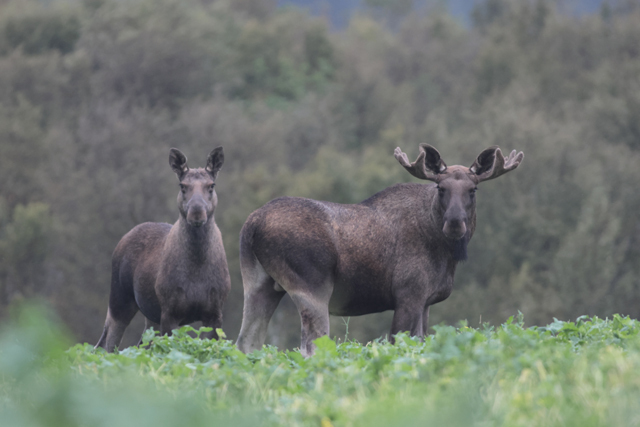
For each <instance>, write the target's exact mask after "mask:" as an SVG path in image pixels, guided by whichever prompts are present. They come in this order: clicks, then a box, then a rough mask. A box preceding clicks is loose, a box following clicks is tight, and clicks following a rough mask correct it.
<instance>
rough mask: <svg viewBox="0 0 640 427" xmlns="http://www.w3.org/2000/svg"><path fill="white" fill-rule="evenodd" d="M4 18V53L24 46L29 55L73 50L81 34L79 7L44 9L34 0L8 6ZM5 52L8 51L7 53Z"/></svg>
mask: <svg viewBox="0 0 640 427" xmlns="http://www.w3.org/2000/svg"><path fill="white" fill-rule="evenodd" d="M4 8H5V11H6V13H5V14H3V17H2V20H0V52H2V53H6V52H8V51H11V50H14V49H22V51H24V53H26V54H29V55H37V54H42V53H46V52H48V51H52V50H56V51H58V52H60V53H63V54H65V53H69V52H71V51H72V50H73V49H74V46H75V44H76V42H77V40H78V38H79V37H80V26H81V23H80V17H79V16H78V10H77V8H76V9H72V8H70V7H57V8H44V7H42V6H39V5H38V4H37V3H36V2H34V1H31V0H26V1H14V2H12V4H9V5H8V6H5V7H4ZM3 51H4V52H3Z"/></svg>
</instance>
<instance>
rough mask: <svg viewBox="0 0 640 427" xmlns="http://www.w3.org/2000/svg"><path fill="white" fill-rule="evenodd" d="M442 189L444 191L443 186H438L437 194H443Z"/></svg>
mask: <svg viewBox="0 0 640 427" xmlns="http://www.w3.org/2000/svg"><path fill="white" fill-rule="evenodd" d="M444 191H445V190H444V188H442V187H438V194H439V195H441V196H444Z"/></svg>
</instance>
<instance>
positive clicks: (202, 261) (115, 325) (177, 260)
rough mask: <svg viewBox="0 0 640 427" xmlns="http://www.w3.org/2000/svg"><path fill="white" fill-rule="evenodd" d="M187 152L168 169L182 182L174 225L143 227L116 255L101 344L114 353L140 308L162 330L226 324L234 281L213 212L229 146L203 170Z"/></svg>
mask: <svg viewBox="0 0 640 427" xmlns="http://www.w3.org/2000/svg"><path fill="white" fill-rule="evenodd" d="M186 162H187V159H186V157H184V155H183V154H182V153H180V151H178V150H176V149H171V156H170V158H169V163H170V165H171V167H172V169H173V170H174V172H176V174H177V175H178V179H179V180H180V187H181V190H180V193H179V194H178V207H179V211H180V216H179V218H178V220H177V221H176V222H175V224H173V225H170V224H163V223H151V222H147V223H144V224H140V225H138V226H136V227H135V228H133V229H132V230H131V231H130V232H128V233H127V234H126V235H125V236H124V237H123V238H122V239H121V240H120V242H119V243H118V245H117V246H116V249H115V251H114V252H113V257H112V271H111V293H110V296H109V309H108V311H107V319H106V321H105V325H104V332H103V333H102V336H101V337H100V340H99V341H98V344H96V348H97V347H103V348H105V349H106V350H107V351H109V352H111V351H113V349H114V348H115V347H116V346H117V345H119V344H120V341H121V339H122V335H123V334H124V330H125V328H126V327H127V326H128V325H129V323H130V322H131V319H133V316H134V315H135V314H136V313H137V312H138V310H140V311H141V312H142V314H144V316H145V317H146V318H147V319H148V320H150V321H151V322H154V323H159V324H160V332H161V333H163V334H170V333H171V331H172V330H173V329H175V328H177V327H178V326H181V325H185V324H188V323H192V322H195V321H199V320H200V321H202V324H203V326H210V327H212V328H214V330H213V331H212V332H211V333H209V334H208V337H217V334H216V333H215V328H219V327H221V326H222V308H223V304H224V302H225V300H226V298H227V294H228V293H229V288H230V286H231V282H230V279H229V271H228V268H227V259H226V256H225V252H224V247H223V246H222V236H221V235H220V230H219V229H218V227H217V225H216V223H215V220H214V218H213V213H214V210H215V207H216V205H217V195H216V193H215V191H214V190H213V187H214V185H215V180H216V177H217V173H218V171H219V170H220V168H221V167H222V164H223V162H224V154H223V151H222V147H218V148H216V149H215V150H213V151H212V152H211V154H210V155H209V159H208V161H207V166H206V168H204V169H189V168H188V167H187V164H186Z"/></svg>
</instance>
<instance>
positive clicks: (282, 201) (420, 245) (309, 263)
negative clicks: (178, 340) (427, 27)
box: [238, 145, 522, 355]
mask: <svg viewBox="0 0 640 427" xmlns="http://www.w3.org/2000/svg"><path fill="white" fill-rule="evenodd" d="M402 154H403V153H402ZM399 155H400V154H398V151H397V152H396V157H398V156H399ZM403 155H404V154H403ZM405 157H406V155H405ZM498 157H500V158H501V157H502V155H501V153H500V151H499V149H497V147H492V148H490V149H488V150H485V151H484V152H483V153H482V154H481V155H480V156H479V157H478V159H477V160H476V162H474V164H473V165H472V167H471V168H466V167H463V166H452V167H449V168H447V167H446V165H445V164H444V162H442V160H441V159H440V155H439V153H438V152H437V151H436V150H435V149H434V148H433V147H430V146H426V145H423V146H421V155H420V157H419V158H418V160H417V161H416V162H414V163H413V164H409V163H408V161H406V164H405V161H404V158H399V159H398V160H399V161H400V163H402V164H403V166H405V167H406V168H407V170H408V171H409V172H411V173H412V174H414V175H416V176H418V177H420V178H423V179H430V180H433V181H436V184H429V185H423V184H397V185H394V186H392V187H389V188H387V189H385V190H383V191H381V192H379V193H377V194H375V195H374V196H372V197H371V198H369V199H367V200H365V201H363V202H362V203H359V204H355V205H342V204H337V203H330V202H320V201H315V200H310V199H303V198H292V197H283V198H279V199H275V200H273V201H271V202H269V203H267V204H266V205H265V206H263V207H262V208H260V209H258V210H257V211H255V212H253V213H252V214H251V215H250V216H249V218H248V219H247V221H246V222H245V224H244V226H243V228H242V231H241V233H240V263H241V272H242V278H243V285H244V292H245V296H244V298H245V301H244V313H243V320H242V329H241V331H240V336H239V337H238V347H239V348H240V350H242V351H244V352H249V351H252V350H254V349H257V348H260V347H261V346H262V344H263V343H264V338H265V335H266V330H267V325H268V322H269V319H270V318H271V315H272V314H273V312H274V310H275V309H276V307H277V305H278V303H279V301H280V299H281V298H282V297H283V296H284V294H285V292H286V293H289V295H290V296H291V298H292V299H293V301H294V303H295V304H296V306H297V308H298V311H299V313H300V318H301V322H302V334H301V347H300V348H301V352H302V353H303V354H305V355H310V354H312V353H313V351H314V346H313V344H312V341H313V340H314V339H315V338H318V337H319V336H322V335H326V334H328V333H329V314H332V315H339V316H357V315H362V314H367V313H376V312H381V311H385V310H395V314H394V318H393V323H392V326H391V334H392V335H393V334H396V333H398V332H400V331H408V332H410V333H411V334H412V335H415V336H423V335H424V333H425V332H426V330H427V322H428V316H429V306H431V305H432V304H435V303H437V302H440V301H442V300H444V299H446V298H447V297H448V296H449V294H450V293H451V290H452V288H453V277H454V273H455V268H456V265H457V263H458V261H460V260H462V259H466V245H467V243H468V242H469V240H470V239H471V237H472V236H473V232H474V230H475V196H474V195H475V189H476V185H477V184H478V183H479V182H480V181H482V180H485V179H491V178H494V177H496V176H498V175H499V174H500V173H504V171H503V172H500V171H499V170H498V169H500V167H501V166H500V160H495V159H497V158H498ZM509 159H511V160H514V159H515V158H514V154H513V153H512V155H511V156H510V157H509ZM502 160H508V159H502ZM521 160H522V157H521V155H518V157H517V163H518V164H519V162H520V161H521ZM494 163H495V164H496V165H497V166H498V167H497V168H496V167H495V166H494ZM502 164H503V166H504V161H503V162H502ZM516 166H517V164H516V165H515V166H513V165H512V164H511V163H509V162H507V165H506V168H504V169H508V168H510V169H508V170H512V169H514V168H515V167H516ZM427 170H430V171H432V173H428V172H427ZM476 170H480V171H481V172H480V173H475V172H474V171H476ZM436 171H437V172H436ZM487 171H488V172H487ZM492 171H493V172H492ZM491 173H493V175H491Z"/></svg>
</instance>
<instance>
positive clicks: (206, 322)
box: [200, 310, 222, 340]
mask: <svg viewBox="0 0 640 427" xmlns="http://www.w3.org/2000/svg"><path fill="white" fill-rule="evenodd" d="M202 326H206V327H208V328H213V330H212V331H211V332H206V333H204V334H202V335H200V336H201V337H202V338H207V339H216V340H217V339H218V338H219V337H218V333H217V332H216V329H218V328H222V311H221V310H217V311H216V313H215V314H214V315H213V316H211V317H208V318H206V319H202Z"/></svg>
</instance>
